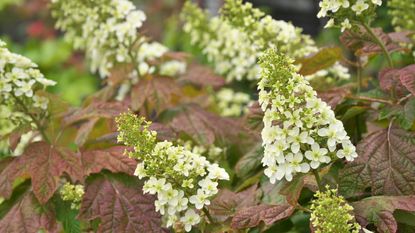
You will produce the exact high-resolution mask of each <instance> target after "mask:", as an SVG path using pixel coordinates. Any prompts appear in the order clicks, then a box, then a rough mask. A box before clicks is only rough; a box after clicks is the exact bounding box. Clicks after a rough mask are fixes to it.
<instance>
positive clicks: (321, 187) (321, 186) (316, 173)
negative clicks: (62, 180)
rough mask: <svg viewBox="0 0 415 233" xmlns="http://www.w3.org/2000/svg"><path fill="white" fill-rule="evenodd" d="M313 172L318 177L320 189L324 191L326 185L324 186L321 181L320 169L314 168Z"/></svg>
mask: <svg viewBox="0 0 415 233" xmlns="http://www.w3.org/2000/svg"><path fill="white" fill-rule="evenodd" d="M313 174H314V177H315V178H316V182H317V186H318V189H319V190H320V191H323V190H324V187H323V184H322V183H321V178H320V174H318V171H317V170H314V169H313Z"/></svg>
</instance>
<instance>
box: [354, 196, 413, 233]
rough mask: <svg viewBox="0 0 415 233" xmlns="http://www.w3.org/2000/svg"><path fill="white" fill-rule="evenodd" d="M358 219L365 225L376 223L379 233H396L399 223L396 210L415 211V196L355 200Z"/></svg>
mask: <svg viewBox="0 0 415 233" xmlns="http://www.w3.org/2000/svg"><path fill="white" fill-rule="evenodd" d="M352 206H353V207H354V212H355V214H356V218H357V220H358V221H359V222H360V224H361V225H362V226H363V227H365V226H366V225H368V223H374V224H375V225H376V227H377V229H378V232H379V233H395V232H397V230H398V224H397V222H396V220H395V218H394V216H393V212H394V211H395V210H405V211H415V196H377V197H369V198H365V199H363V200H361V201H358V202H353V203H352Z"/></svg>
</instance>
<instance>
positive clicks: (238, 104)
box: [214, 88, 251, 117]
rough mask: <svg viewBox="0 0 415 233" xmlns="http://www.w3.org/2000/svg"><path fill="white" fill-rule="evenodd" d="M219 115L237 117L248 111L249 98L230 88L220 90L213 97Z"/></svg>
mask: <svg viewBox="0 0 415 233" xmlns="http://www.w3.org/2000/svg"><path fill="white" fill-rule="evenodd" d="M214 102H216V105H217V107H218V110H219V114H220V115H222V116H225V117H238V116H241V115H242V114H244V113H246V112H247V111H248V108H247V106H248V105H249V103H250V102H251V97H250V96H249V95H248V94H246V93H243V92H235V91H234V90H232V89H230V88H222V89H220V90H219V91H218V92H217V93H216V94H215V96H214Z"/></svg>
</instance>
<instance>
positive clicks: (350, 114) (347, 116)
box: [341, 106, 367, 122]
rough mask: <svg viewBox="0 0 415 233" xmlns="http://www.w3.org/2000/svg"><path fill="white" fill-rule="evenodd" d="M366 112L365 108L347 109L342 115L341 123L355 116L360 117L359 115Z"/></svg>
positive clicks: (354, 107)
mask: <svg viewBox="0 0 415 233" xmlns="http://www.w3.org/2000/svg"><path fill="white" fill-rule="evenodd" d="M366 111H367V107H362V106H353V107H351V108H349V109H347V111H346V113H344V115H343V116H342V118H341V120H342V121H343V122H346V121H348V120H350V119H352V118H354V117H355V116H357V115H360V114H362V113H364V112H366Z"/></svg>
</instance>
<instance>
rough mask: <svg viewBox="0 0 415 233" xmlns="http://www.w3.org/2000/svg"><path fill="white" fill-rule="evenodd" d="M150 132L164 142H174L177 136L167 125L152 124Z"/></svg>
mask: <svg viewBox="0 0 415 233" xmlns="http://www.w3.org/2000/svg"><path fill="white" fill-rule="evenodd" d="M150 129H151V130H154V131H156V132H157V139H158V140H161V141H164V140H168V141H174V140H175V139H176V138H177V134H176V133H175V132H174V131H173V129H172V128H171V127H169V126H167V125H164V124H161V123H157V122H153V123H152V124H151V126H150Z"/></svg>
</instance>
